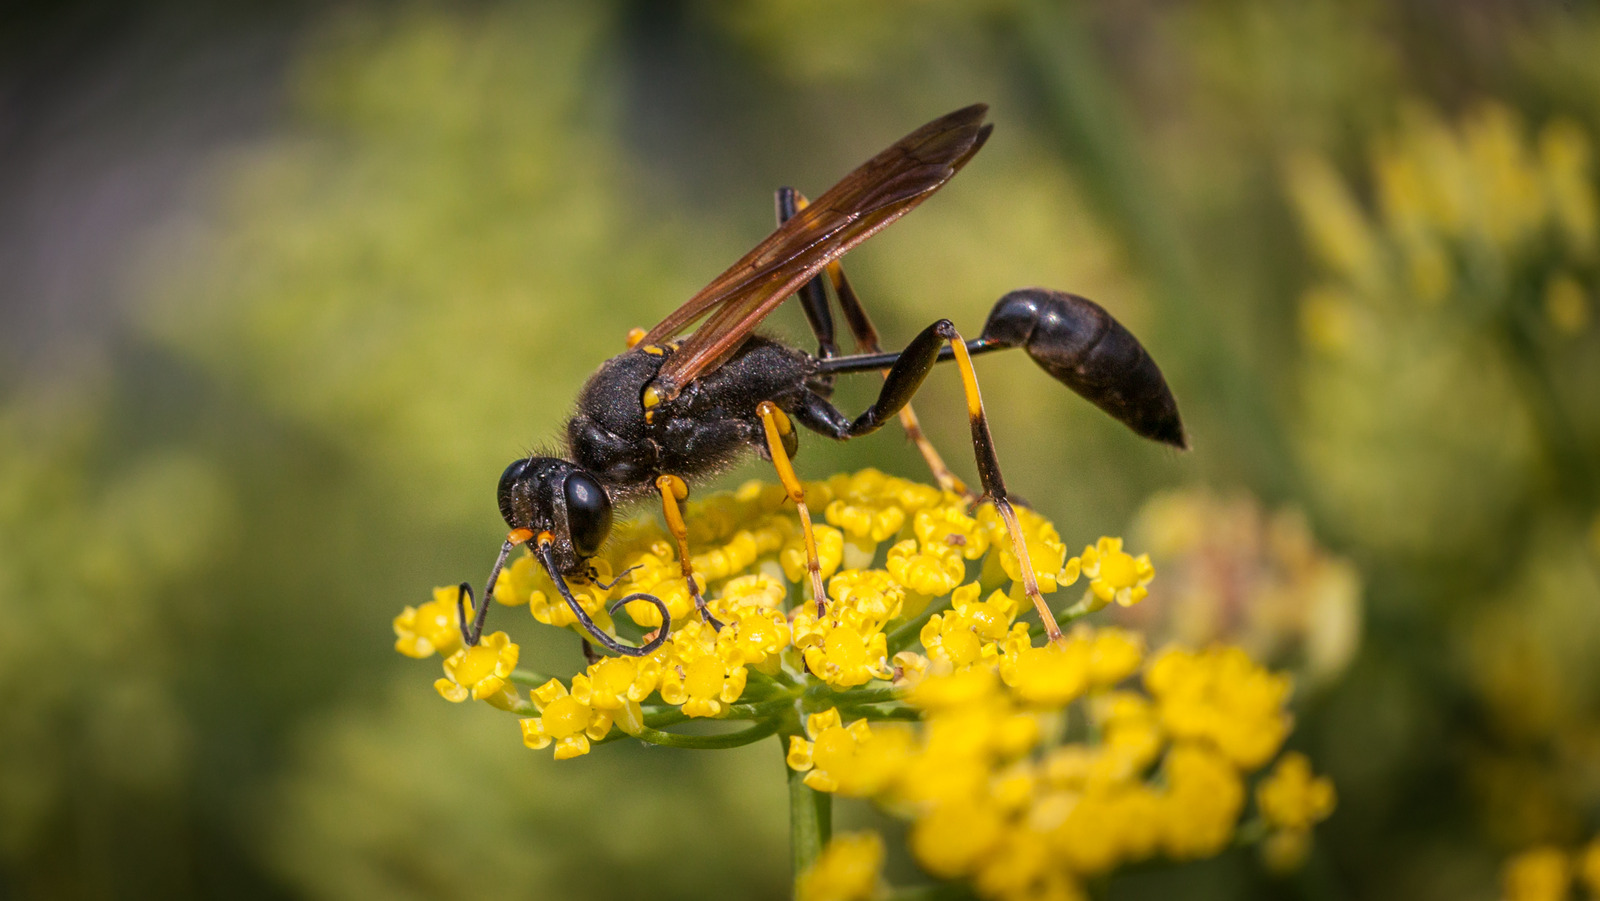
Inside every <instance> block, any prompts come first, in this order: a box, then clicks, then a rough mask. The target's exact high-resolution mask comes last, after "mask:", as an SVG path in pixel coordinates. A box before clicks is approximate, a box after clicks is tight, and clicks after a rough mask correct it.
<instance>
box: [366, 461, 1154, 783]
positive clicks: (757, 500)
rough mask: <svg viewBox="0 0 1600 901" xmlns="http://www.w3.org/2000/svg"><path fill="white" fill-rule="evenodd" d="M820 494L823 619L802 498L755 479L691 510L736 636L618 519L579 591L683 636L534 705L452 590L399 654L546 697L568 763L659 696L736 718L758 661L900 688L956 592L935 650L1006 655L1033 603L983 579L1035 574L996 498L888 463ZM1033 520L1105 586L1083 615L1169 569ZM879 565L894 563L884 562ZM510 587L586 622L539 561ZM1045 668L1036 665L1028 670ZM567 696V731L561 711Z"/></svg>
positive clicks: (703, 572) (785, 672) (457, 681)
mask: <svg viewBox="0 0 1600 901" xmlns="http://www.w3.org/2000/svg"><path fill="white" fill-rule="evenodd" d="M806 494H807V497H808V499H809V501H810V503H811V504H812V505H813V506H815V507H817V508H820V509H821V510H822V511H823V519H824V521H825V524H823V523H819V524H818V526H817V533H818V547H819V550H820V555H821V557H822V565H823V574H824V576H825V577H828V582H827V590H828V597H829V600H828V605H827V611H826V613H825V614H824V615H823V616H821V617H820V618H819V617H818V616H817V613H816V610H815V607H814V605H811V604H801V603H797V602H796V600H797V599H796V598H795V597H792V596H791V587H792V585H793V584H794V583H796V582H797V581H799V580H800V579H801V577H802V576H803V573H804V547H803V544H802V538H801V534H800V528H799V523H798V520H797V518H796V516H795V514H794V512H793V508H792V506H789V507H786V506H785V505H786V495H785V494H784V492H783V489H782V488H781V487H780V486H777V485H768V484H763V483H760V482H751V483H748V484H746V485H745V486H743V487H742V488H740V489H739V490H738V491H736V492H733V493H730V494H714V495H710V496H708V497H706V498H705V499H704V500H699V501H695V502H691V503H690V504H689V509H688V511H687V516H686V521H687V522H688V524H689V527H690V544H691V546H692V547H695V548H699V549H701V550H700V552H699V553H696V554H695V555H694V557H693V559H692V561H691V562H692V564H693V567H694V571H695V574H696V578H697V581H700V582H701V583H702V584H701V588H702V589H703V590H706V591H707V594H708V595H709V596H710V598H711V600H710V608H711V610H712V613H713V614H714V615H715V616H716V617H717V618H718V619H719V620H720V621H722V622H723V623H724V627H723V629H722V630H721V631H720V632H718V631H715V630H712V629H711V628H710V627H709V626H707V625H706V624H705V623H704V622H703V621H702V620H701V619H700V617H699V614H698V613H697V612H696V611H695V609H694V604H693V599H692V596H691V594H690V592H689V590H688V585H687V583H686V582H685V581H684V579H683V576H682V572H681V569H680V568H679V566H678V563H677V560H676V558H675V555H674V545H673V543H672V542H671V541H670V539H669V538H668V536H666V535H665V534H664V533H663V532H662V531H661V530H660V529H659V528H657V527H654V526H653V525H649V524H642V523H633V524H629V525H627V526H623V527H620V528H619V529H618V530H617V531H618V534H617V535H615V536H614V537H613V540H612V541H611V542H610V543H609V544H608V545H607V547H606V549H605V550H604V551H603V552H602V553H601V555H599V556H597V557H595V558H594V559H593V560H592V561H591V565H592V567H593V570H594V577H593V578H592V579H590V580H587V581H586V582H585V583H582V584H574V585H572V586H571V587H572V591H573V595H574V596H575V597H576V599H577V600H578V602H579V604H580V606H582V607H583V609H584V611H585V612H586V613H587V614H588V615H589V616H590V617H591V618H592V619H593V620H594V621H595V622H596V623H598V624H600V626H601V627H602V628H607V629H614V627H615V623H613V621H612V619H611V617H610V616H609V614H608V613H607V606H608V604H609V603H610V602H611V601H612V600H614V599H616V598H620V597H623V596H625V595H628V594H632V593H636V592H647V593H650V594H654V595H655V596H657V597H659V598H661V599H662V601H663V602H664V603H665V604H666V606H667V609H668V610H669V612H670V613H671V614H672V624H671V627H670V628H671V630H672V631H671V634H670V637H669V639H668V640H667V641H666V643H665V644H663V645H662V647H661V648H659V649H658V650H656V651H655V652H654V653H652V654H651V655H649V656H648V657H644V658H622V659H613V658H606V659H602V660H600V661H598V662H596V663H594V664H592V665H590V666H589V667H588V669H587V670H585V671H584V672H583V673H580V674H579V675H577V676H575V677H574V678H573V680H572V682H571V684H570V688H562V689H561V692H560V693H559V694H558V693H556V691H555V689H554V688H552V687H551V686H550V685H549V684H548V683H547V682H545V681H544V680H540V682H539V685H538V687H537V688H536V689H535V690H534V691H533V692H532V695H531V697H530V699H529V701H522V700H520V699H516V698H514V697H508V696H506V691H505V684H506V680H507V679H508V678H510V676H511V673H512V671H513V670H514V669H515V666H516V660H517V646H516V645H515V644H511V643H510V642H509V639H508V638H507V637H506V635H505V633H495V634H494V635H492V636H489V637H488V638H486V639H485V640H484V642H483V644H481V645H479V646H478V647H476V648H471V649H463V648H462V647H461V639H460V634H459V631H458V626H457V613H456V589H454V588H440V589H436V591H435V593H434V599H433V600H432V601H429V602H428V603H425V604H423V605H421V606H420V607H415V608H413V607H407V608H405V610H404V611H403V612H402V613H401V614H400V616H398V617H396V618H395V621H394V628H395V634H396V636H397V640H396V643H395V646H396V648H397V649H398V650H399V651H400V652H401V653H403V654H407V655H408V656H412V657H427V656H430V655H431V654H433V653H435V652H438V653H440V654H444V655H446V656H447V658H448V659H447V661H446V678H444V679H440V680H439V682H438V687H439V691H440V693H441V694H443V695H444V696H445V697H447V698H450V699H451V700H462V699H465V698H467V697H472V698H475V699H480V700H481V699H493V700H494V701H495V702H496V703H497V705H498V706H502V707H505V708H506V709H514V710H527V709H528V705H529V703H530V701H531V704H532V707H534V708H537V709H538V711H539V712H540V715H539V716H537V717H532V718H530V719H529V720H527V721H526V722H525V723H524V727H523V730H524V738H525V740H526V741H527V743H528V745H529V746H530V747H535V748H543V747H546V746H548V745H550V744H551V743H552V742H554V743H555V745H556V755H557V756H558V757H570V756H573V755H576V754H582V753H586V752H587V751H588V749H589V741H588V740H587V739H599V738H602V737H604V736H605V735H606V734H607V732H608V731H609V729H610V726H611V725H612V724H613V723H614V724H616V725H618V726H619V728H623V729H624V731H627V732H630V733H631V734H638V732H639V729H638V728H636V727H637V726H643V724H644V711H643V708H642V706H641V705H642V704H644V703H645V702H646V701H647V700H648V699H649V698H651V697H652V695H654V696H656V697H657V698H659V701H660V702H661V704H663V705H670V706H672V707H675V708H678V709H679V710H680V711H681V712H682V713H683V714H684V715H686V716H690V717H721V716H725V715H726V714H727V711H728V709H729V707H730V705H733V704H735V703H737V702H739V701H740V699H741V698H742V697H743V696H744V693H745V688H746V685H747V680H748V679H749V678H750V670H755V671H756V672H758V673H760V674H762V675H763V676H767V677H774V678H776V679H777V680H779V681H780V682H784V683H787V684H791V685H794V684H802V683H804V682H806V681H808V680H820V681H821V682H822V683H824V684H826V685H827V686H829V687H831V688H833V689H840V690H843V689H850V688H854V687H857V686H862V685H865V684H866V683H868V682H872V681H874V680H889V679H891V678H892V676H893V675H894V672H895V668H896V666H897V665H903V661H897V660H896V659H892V658H891V651H890V649H889V646H888V640H889V636H888V633H887V632H886V629H887V627H889V626H890V624H892V623H899V622H906V621H910V620H914V619H915V618H916V617H918V616H919V615H921V614H923V613H924V612H925V611H926V610H927V609H928V608H929V606H930V604H931V603H932V602H933V601H934V600H935V599H936V598H944V597H950V598H951V600H952V602H953V605H954V606H953V609H951V610H949V611H947V612H944V613H942V614H935V615H934V616H933V617H931V618H930V619H929V620H928V622H927V624H926V625H925V626H923V628H922V629H921V634H922V637H923V640H924V641H925V642H927V643H928V650H929V653H930V656H931V658H933V659H938V660H945V659H950V658H951V656H952V655H954V656H956V657H962V655H967V654H976V653H980V648H981V647H982V646H983V645H984V643H985V642H987V643H988V645H989V646H990V648H991V652H992V651H993V648H994V647H995V642H996V641H997V640H999V639H1001V638H1002V637H1005V633H1006V630H1007V629H1008V628H1010V627H1011V625H1012V622H1013V620H1014V619H1015V618H1016V616H1017V615H1018V613H1019V612H1020V610H1021V607H1020V606H1019V604H1018V603H1017V601H1016V600H1015V599H1016V598H1018V597H1020V596H1021V592H1020V587H1018V586H1016V585H1010V587H1009V588H1008V590H1007V591H993V592H992V593H991V596H990V598H989V599H988V600H986V601H979V600H978V596H979V594H980V593H981V590H982V586H983V585H988V586H990V587H992V588H998V587H1002V586H1006V585H1007V583H1008V579H1017V578H1020V571H1019V570H1018V569H1017V564H1016V555H1015V554H1013V553H1012V551H1011V545H1010V541H1009V540H1008V538H1007V535H1006V532H1005V526H1004V524H1003V523H1002V522H1001V520H1000V519H999V517H998V516H996V515H994V512H993V508H992V507H991V506H988V505H983V506H980V507H978V509H977V511H976V512H975V513H974V512H973V511H971V510H969V509H968V508H967V505H966V503H965V502H964V500H963V499H962V498H960V497H959V496H957V495H955V494H951V493H945V492H940V491H939V490H938V489H936V488H932V487H930V486H928V485H922V484H918V483H915V482H911V481H908V480H906V479H899V478H893V477H890V476H887V475H885V474H883V473H881V472H879V471H877V470H872V469H868V470H864V471H862V472H859V473H855V474H853V475H840V476H835V477H833V478H831V479H829V480H827V481H825V482H813V483H808V484H807V485H806ZM1018 514H1019V517H1020V521H1021V523H1022V528H1023V531H1024V532H1025V534H1026V537H1027V541H1028V545H1029V551H1030V557H1031V559H1032V561H1033V564H1034V569H1035V575H1036V577H1037V578H1038V580H1039V584H1040V588H1041V590H1044V591H1047V592H1053V591H1055V590H1056V589H1057V588H1058V587H1059V586H1062V585H1070V584H1072V583H1074V582H1075V581H1077V580H1078V578H1079V577H1080V574H1082V575H1083V576H1084V577H1086V578H1088V580H1089V586H1088V589H1087V590H1086V591H1085V593H1084V600H1083V601H1082V602H1081V603H1080V606H1081V607H1084V609H1097V608H1098V606H1103V605H1104V604H1106V603H1108V602H1110V601H1111V600H1116V601H1117V602H1118V603H1121V604H1132V603H1136V602H1137V601H1138V600H1139V599H1140V598H1142V597H1144V595H1145V593H1146V588H1145V586H1146V585H1147V584H1148V583H1149V582H1150V580H1151V578H1152V577H1153V576H1154V570H1153V569H1152V568H1151V566H1150V562H1149V559H1148V558H1147V557H1138V558H1135V557H1132V556H1130V555H1128V554H1127V553H1125V552H1124V551H1123V550H1122V544H1121V541H1120V539H1114V538H1102V539H1100V541H1099V542H1098V543H1097V544H1095V545H1092V546H1089V547H1086V548H1085V549H1084V552H1083V554H1082V556H1081V557H1072V558H1070V559H1069V558H1068V557H1067V553H1066V547H1065V546H1064V545H1063V544H1062V543H1061V540H1060V537H1059V536H1058V535H1057V533H1056V530H1055V527H1054V526H1053V525H1051V523H1050V522H1049V521H1048V520H1046V519H1044V518H1043V517H1041V516H1039V515H1038V514H1037V513H1034V512H1033V511H1031V510H1027V509H1021V510H1019V511H1018ZM879 559H881V560H882V561H883V563H882V566H881V567H876V568H875V567H873V566H872V564H873V563H874V562H875V561H877V560H879ZM978 561H981V562H978ZM847 563H848V565H846V564H847ZM969 564H972V565H971V566H969ZM969 569H975V570H977V571H978V578H977V580H976V581H968V579H969V575H970V574H969ZM606 586H609V587H606ZM494 597H495V600H496V601H497V602H498V603H499V604H500V605H502V606H506V607H516V606H522V605H527V607H528V609H529V610H530V611H531V612H532V614H533V617H534V619H535V620H537V621H539V622H541V623H544V624H546V625H552V626H558V627H568V628H574V629H576V628H577V620H576V618H575V617H574V616H573V614H572V611H571V609H570V608H569V607H568V606H567V604H566V603H565V601H564V600H562V598H561V596H560V595H559V594H558V593H557V591H556V589H555V586H554V585H552V584H551V582H550V577H549V576H548V575H547V574H546V573H545V572H544V570H543V568H542V567H540V566H538V565H537V563H536V561H535V560H534V558H533V557H532V556H531V555H525V556H522V557H520V558H519V559H517V560H515V561H514V562H512V564H511V565H509V566H508V567H507V568H506V570H505V572H504V573H503V574H502V576H501V578H500V580H499V582H498V584H497V585H496V586H495V591H494ZM791 608H792V609H791ZM624 609H625V610H626V613H627V615H628V616H629V618H631V619H633V621H634V622H635V623H637V624H638V625H639V626H641V627H643V628H646V629H654V628H658V627H660V625H661V623H660V614H659V612H658V611H657V609H656V608H655V607H654V606H653V605H651V604H648V603H646V602H643V601H635V602H633V603H631V604H629V605H628V606H627V607H626V608H624ZM979 635H981V636H982V640H981V641H980V640H978V637H977V636H979ZM1024 640H1025V639H1024ZM1011 643H1012V644H1013V645H1014V644H1015V643H1016V641H1015V639H1013V640H1012V642H1011ZM1072 653H1077V652H1076V651H1074V652H1072ZM1012 656H1016V654H1015V651H1013V654H1012ZM1030 659H1031V658H1030ZM1033 666H1035V664H1033V663H1030V662H1028V660H1024V662H1023V663H1022V667H1023V670H1024V671H1027V670H1028V668H1029V667H1033ZM558 687H559V686H558ZM558 700H559V703H557V701H558ZM551 704H556V707H557V711H558V714H559V720H560V723H561V725H560V726H556V725H554V722H555V721H553V720H551V716H552V715H551V714H549V713H548V712H545V710H546V708H547V707H549V706H550V705H551ZM575 704H576V705H582V706H583V708H584V709H585V710H586V711H589V713H588V714H587V715H586V717H587V718H584V717H579V716H578V715H577V714H576V713H574V712H572V710H571V709H570V708H571V707H572V705H575ZM580 720H581V725H580ZM586 737H587V738H586Z"/></svg>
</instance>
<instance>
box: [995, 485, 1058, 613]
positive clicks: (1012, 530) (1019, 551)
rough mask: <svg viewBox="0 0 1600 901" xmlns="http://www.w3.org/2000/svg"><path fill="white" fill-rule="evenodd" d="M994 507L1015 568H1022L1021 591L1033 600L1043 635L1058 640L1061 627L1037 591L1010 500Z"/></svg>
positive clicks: (1019, 527)
mask: <svg viewBox="0 0 1600 901" xmlns="http://www.w3.org/2000/svg"><path fill="white" fill-rule="evenodd" d="M995 509H996V510H998V511H1000V518H1001V519H1003V520H1005V524H1006V534H1007V535H1009V536H1011V550H1012V551H1013V552H1014V553H1015V554H1016V555H1017V568H1018V569H1020V570H1022V591H1023V593H1024V594H1026V595H1027V596H1028V599H1029V600H1031V601H1033V609H1035V610H1037V611H1039V619H1040V621H1042V622H1043V623H1044V634H1045V636H1046V637H1047V638H1049V639H1050V640H1051V641H1057V642H1059V641H1060V640H1061V627H1060V626H1059V625H1057V624H1056V617H1055V614H1053V613H1051V612H1050V605H1049V604H1046V603H1045V602H1044V594H1043V593H1042V592H1040V591H1039V580H1038V578H1036V577H1035V576H1034V574H1033V560H1032V559H1031V558H1030V557H1029V556H1028V542H1027V541H1024V540H1023V538H1022V524H1021V523H1019V522H1017V512H1016V511H1015V510H1013V509H1011V502H1010V501H1001V502H1000V503H997V504H995Z"/></svg>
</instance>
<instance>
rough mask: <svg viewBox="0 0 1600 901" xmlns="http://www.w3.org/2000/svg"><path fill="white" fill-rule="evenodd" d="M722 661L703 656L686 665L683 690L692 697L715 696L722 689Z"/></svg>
mask: <svg viewBox="0 0 1600 901" xmlns="http://www.w3.org/2000/svg"><path fill="white" fill-rule="evenodd" d="M723 675H724V671H723V668H722V661H720V660H718V659H717V658H715V657H701V658H700V659H699V660H696V661H694V662H693V663H690V664H689V665H688V666H686V667H684V674H683V690H684V691H686V692H688V693H689V696H690V697H692V698H714V697H716V696H717V694H718V692H721V691H722V677H723Z"/></svg>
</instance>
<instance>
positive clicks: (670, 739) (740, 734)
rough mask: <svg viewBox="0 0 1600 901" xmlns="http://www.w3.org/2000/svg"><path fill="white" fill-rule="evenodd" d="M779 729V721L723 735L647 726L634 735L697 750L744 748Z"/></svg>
mask: <svg viewBox="0 0 1600 901" xmlns="http://www.w3.org/2000/svg"><path fill="white" fill-rule="evenodd" d="M776 731H778V724H777V723H756V724H755V725H754V726H751V727H750V728H748V729H740V730H739V731H737V732H724V733H722V734H721V735H683V734H681V733H678V732H662V731H661V730H659V729H652V728H650V727H649V726H645V727H644V728H643V729H641V730H639V734H638V735H636V736H634V737H635V738H638V739H640V740H642V741H647V742H649V743H651V744H653V745H661V746H662V747H666V748H694V749H697V750H713V751H714V750H721V749H724V748H742V747H744V746H745V745H749V744H754V743H756V742H758V741H760V740H762V739H763V738H766V737H767V736H769V735H771V734H772V733H774V732H776Z"/></svg>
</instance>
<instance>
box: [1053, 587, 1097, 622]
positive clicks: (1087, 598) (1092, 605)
mask: <svg viewBox="0 0 1600 901" xmlns="http://www.w3.org/2000/svg"><path fill="white" fill-rule="evenodd" d="M1098 600H1099V598H1096V597H1095V596H1094V594H1093V593H1091V592H1088V591H1085V592H1084V593H1083V597H1082V598H1080V599H1079V600H1078V601H1077V603H1074V604H1068V605H1067V606H1065V607H1062V608H1061V609H1060V610H1057V611H1056V612H1055V614H1056V625H1059V626H1065V625H1068V624H1070V623H1074V622H1077V621H1078V620H1080V619H1083V618H1084V617H1085V616H1088V615H1089V614H1091V613H1094V612H1095V611H1097V610H1101V609H1104V608H1105V606H1106V605H1105V604H1099V605H1098V606H1096V602H1097V601H1098Z"/></svg>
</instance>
